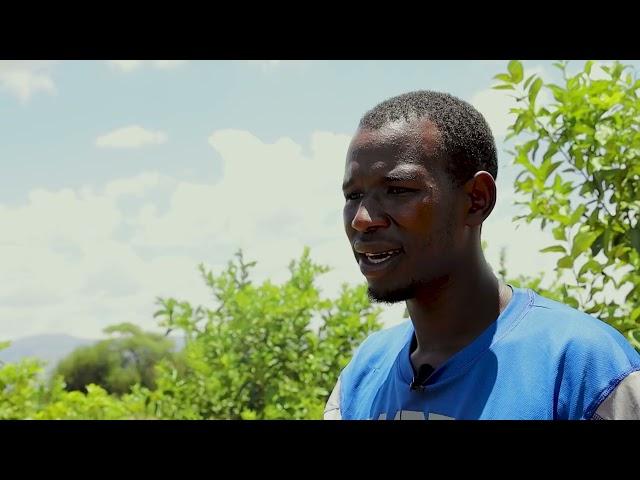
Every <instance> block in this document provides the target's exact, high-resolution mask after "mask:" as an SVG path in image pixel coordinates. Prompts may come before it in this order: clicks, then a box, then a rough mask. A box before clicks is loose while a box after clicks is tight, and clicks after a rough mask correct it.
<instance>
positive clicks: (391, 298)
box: [367, 285, 415, 304]
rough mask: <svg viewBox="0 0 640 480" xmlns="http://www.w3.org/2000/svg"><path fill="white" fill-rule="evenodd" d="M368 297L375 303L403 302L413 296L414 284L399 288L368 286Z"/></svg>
mask: <svg viewBox="0 0 640 480" xmlns="http://www.w3.org/2000/svg"><path fill="white" fill-rule="evenodd" d="M367 293H368V294H369V299H370V300H371V301H372V302H376V303H388V304H393V303H398V302H404V301H406V300H409V299H411V298H413V297H415V286H414V285H408V286H406V287H399V288H386V289H385V288H381V287H373V286H371V285H370V286H369V288H368V289H367Z"/></svg>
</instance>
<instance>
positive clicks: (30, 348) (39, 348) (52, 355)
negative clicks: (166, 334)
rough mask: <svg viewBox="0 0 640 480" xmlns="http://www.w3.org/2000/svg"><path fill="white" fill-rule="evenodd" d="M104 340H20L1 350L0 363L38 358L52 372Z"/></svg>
mask: <svg viewBox="0 0 640 480" xmlns="http://www.w3.org/2000/svg"><path fill="white" fill-rule="evenodd" d="M171 338H172V339H173V340H174V342H175V343H176V350H180V349H182V347H183V346H184V339H183V338H182V337H174V336H171ZM100 340H102V339H88V338H78V337H74V336H72V335H65V334H46V335H34V336H30V337H24V338H20V339H18V340H14V341H12V342H11V346H9V347H8V348H6V349H4V350H0V361H2V362H7V363H11V362H16V361H19V360H22V359H23V358H27V357H36V358H39V359H40V360H43V361H45V362H46V363H47V365H46V367H45V370H46V372H47V373H49V372H51V371H52V370H53V369H54V368H55V367H56V365H57V364H58V362H59V361H60V360H62V359H63V358H64V357H66V356H67V355H69V354H70V353H71V352H73V351H74V350H75V349H76V348H78V347H84V346H86V345H91V344H93V343H96V342H99V341H100Z"/></svg>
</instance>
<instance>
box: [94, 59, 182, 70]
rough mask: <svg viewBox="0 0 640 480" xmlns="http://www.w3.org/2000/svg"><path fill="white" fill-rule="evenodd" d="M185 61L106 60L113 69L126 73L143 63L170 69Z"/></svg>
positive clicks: (141, 65) (161, 68)
mask: <svg viewBox="0 0 640 480" xmlns="http://www.w3.org/2000/svg"><path fill="white" fill-rule="evenodd" d="M185 63H187V61H186V60H107V64H108V65H109V66H110V67H111V68H113V69H114V70H120V71H121V72H124V73H128V72H132V71H134V70H137V69H139V68H142V67H144V66H145V65H148V66H151V67H153V68H158V69H160V70H170V69H174V68H178V67H180V66H182V65H184V64H185Z"/></svg>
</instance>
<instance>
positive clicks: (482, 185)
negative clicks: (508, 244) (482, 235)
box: [463, 170, 496, 227]
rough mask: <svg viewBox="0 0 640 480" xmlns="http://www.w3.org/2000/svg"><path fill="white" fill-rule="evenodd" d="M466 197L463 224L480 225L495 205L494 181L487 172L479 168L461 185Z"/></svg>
mask: <svg viewBox="0 0 640 480" xmlns="http://www.w3.org/2000/svg"><path fill="white" fill-rule="evenodd" d="M463 190H464V193H465V195H466V197H467V211H466V220H465V225H468V226H470V227H476V226H480V225H482V223H483V222H484V221H485V220H486V219H487V217H488V216H489V215H490V214H491V212H492V211H493V207H495V205H496V182H495V180H494V179H493V176H492V175H491V174H490V173H489V172H485V171H484V170H481V171H479V172H477V173H476V174H475V175H474V176H473V178H471V179H469V180H468V181H467V183H465V184H464V186H463Z"/></svg>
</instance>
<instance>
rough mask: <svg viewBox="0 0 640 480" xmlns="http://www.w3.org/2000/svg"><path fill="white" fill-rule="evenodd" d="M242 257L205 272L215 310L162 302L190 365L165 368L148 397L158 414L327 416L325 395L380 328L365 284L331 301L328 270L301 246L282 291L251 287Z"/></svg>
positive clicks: (193, 416)
mask: <svg viewBox="0 0 640 480" xmlns="http://www.w3.org/2000/svg"><path fill="white" fill-rule="evenodd" d="M253 264H254V262H252V263H246V262H245V261H244V259H243V256H242V253H241V252H239V253H238V254H237V260H236V261H235V262H230V263H229V264H228V267H227V269H226V271H224V272H222V274H220V275H219V276H214V275H213V274H212V272H210V271H207V270H206V269H205V268H204V267H203V266H201V267H200V271H201V273H202V276H203V278H204V280H205V282H206V284H207V285H208V287H209V288H210V289H211V291H212V293H213V296H214V298H215V300H216V302H217V304H218V306H217V308H216V309H209V308H206V307H202V306H201V307H197V308H195V309H194V308H193V307H192V306H191V305H190V304H188V303H187V302H178V301H177V300H175V299H171V298H169V299H158V303H159V304H160V306H161V307H162V308H161V309H160V310H159V311H158V312H157V313H156V316H158V317H160V318H161V324H162V325H164V326H165V327H166V328H168V329H174V328H177V329H179V330H181V331H183V332H184V333H185V335H186V336H187V344H186V347H185V351H184V362H185V369H184V371H183V372H178V370H177V369H176V368H175V367H174V366H173V365H171V364H170V363H168V362H163V363H162V364H161V365H160V367H159V374H158V388H157V390H156V391H155V392H152V393H151V394H150V399H151V401H150V404H151V409H152V412H153V414H154V415H156V416H158V417H161V418H187V419H199V418H226V419H274V418H280V419H301V418H309V419H313V418H321V417H322V409H323V407H324V404H325V402H326V399H327V397H328V395H329V393H330V391H331V389H332V388H333V386H334V384H335V382H336V380H337V378H338V374H339V373H340V370H341V369H342V368H344V366H345V365H346V364H347V362H348V360H349V359H350V357H351V355H352V353H353V350H354V349H355V347H356V346H357V345H358V344H359V343H361V342H362V341H363V340H364V338H365V337H366V336H367V335H368V334H370V333H371V332H373V331H374V330H376V329H377V328H379V327H380V324H379V323H378V321H377V317H378V314H379V310H378V309H374V308H373V307H372V306H371V304H370V302H369V299H368V297H367V293H366V286H364V285H363V286H359V287H355V288H353V287H348V286H346V285H343V286H342V291H341V294H340V295H339V296H338V298H337V299H335V300H329V299H323V298H321V296H320V292H319V290H318V288H317V286H316V285H315V281H316V278H317V276H318V275H320V274H322V273H324V272H326V271H327V268H326V267H324V266H320V265H317V264H314V263H313V262H312V261H311V259H310V257H309V250H308V249H305V250H304V253H303V255H302V257H301V258H300V259H299V260H298V261H297V262H295V261H294V262H291V264H290V266H289V270H290V278H289V279H288V280H287V281H286V282H285V283H284V284H282V285H274V284H273V283H271V282H270V281H268V280H267V281H265V282H263V283H262V284H261V285H254V284H253V283H252V282H251V281H250V280H249V268H250V267H252V266H253Z"/></svg>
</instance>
